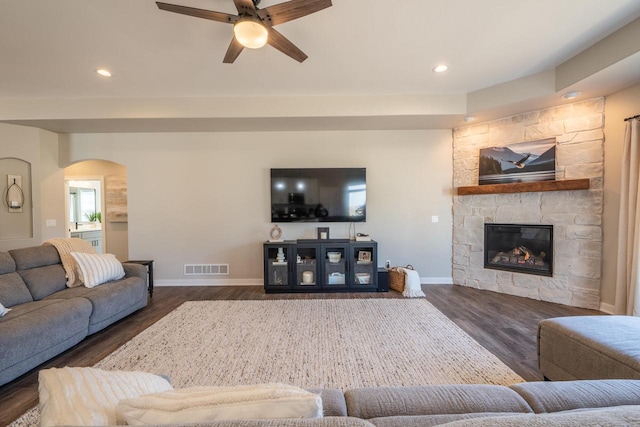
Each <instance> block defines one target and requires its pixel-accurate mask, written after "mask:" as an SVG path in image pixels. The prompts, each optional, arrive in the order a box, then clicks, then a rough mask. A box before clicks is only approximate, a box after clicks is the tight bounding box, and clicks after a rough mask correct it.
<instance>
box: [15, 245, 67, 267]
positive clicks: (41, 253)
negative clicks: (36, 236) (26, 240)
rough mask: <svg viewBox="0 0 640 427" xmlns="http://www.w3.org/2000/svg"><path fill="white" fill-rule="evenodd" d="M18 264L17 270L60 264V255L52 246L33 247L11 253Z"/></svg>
mask: <svg viewBox="0 0 640 427" xmlns="http://www.w3.org/2000/svg"><path fill="white" fill-rule="evenodd" d="M9 253H10V254H11V256H12V257H13V259H14V260H15V262H16V270H28V269H30V268H35V267H44V266H46V265H54V264H60V255H58V251H57V250H56V248H54V247H53V246H51V245H41V246H32V247H29V248H22V249H13V250H11V251H9Z"/></svg>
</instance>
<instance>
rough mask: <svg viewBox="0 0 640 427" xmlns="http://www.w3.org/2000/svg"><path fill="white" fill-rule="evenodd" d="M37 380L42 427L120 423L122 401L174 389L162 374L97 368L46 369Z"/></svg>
mask: <svg viewBox="0 0 640 427" xmlns="http://www.w3.org/2000/svg"><path fill="white" fill-rule="evenodd" d="M38 382H39V384H38V391H39V392H40V412H41V419H40V425H41V426H43V427H44V426H64V425H73V426H107V425H116V424H119V425H121V424H124V423H123V422H122V419H119V418H118V416H117V412H116V406H117V404H118V402H119V401H121V400H123V399H130V398H134V397H138V396H141V395H143V394H148V393H156V392H160V391H167V390H171V389H173V387H171V384H169V382H168V381H167V380H166V379H164V378H163V377H161V376H159V375H155V374H150V373H146V372H127V371H105V370H102V369H96V368H69V367H67V368H61V369H57V368H52V369H44V370H42V371H40V373H39V374H38Z"/></svg>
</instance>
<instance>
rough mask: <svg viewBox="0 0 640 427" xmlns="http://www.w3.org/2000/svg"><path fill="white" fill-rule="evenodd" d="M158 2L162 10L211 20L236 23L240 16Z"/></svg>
mask: <svg viewBox="0 0 640 427" xmlns="http://www.w3.org/2000/svg"><path fill="white" fill-rule="evenodd" d="M156 4H157V5H158V8H159V9H161V10H166V11H167V12H175V13H180V14H182V15H189V16H195V17H196V18H204V19H209V20H211V21H218V22H226V23H228V24H233V23H235V22H236V21H237V20H238V19H240V17H238V16H236V15H230V14H228V13H222V12H214V11H213V10H205V9H196V8H195V7H187V6H180V5H177V4H169V3H162V2H159V1H157V2H156Z"/></svg>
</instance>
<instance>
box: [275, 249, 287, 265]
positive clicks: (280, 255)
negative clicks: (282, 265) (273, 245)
mask: <svg viewBox="0 0 640 427" xmlns="http://www.w3.org/2000/svg"><path fill="white" fill-rule="evenodd" d="M276 260H277V261H278V262H285V257H284V248H278V255H276Z"/></svg>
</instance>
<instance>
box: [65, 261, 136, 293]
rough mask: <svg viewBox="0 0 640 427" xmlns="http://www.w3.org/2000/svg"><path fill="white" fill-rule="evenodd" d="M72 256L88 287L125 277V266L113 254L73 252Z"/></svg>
mask: <svg viewBox="0 0 640 427" xmlns="http://www.w3.org/2000/svg"><path fill="white" fill-rule="evenodd" d="M71 256H72V257H73V259H75V260H76V264H78V270H79V272H80V276H81V279H82V281H83V282H84V285H85V286H86V287H87V288H93V287H95V286H98V285H102V284H103V283H106V282H109V281H111V280H118V279H122V278H123V277H124V268H123V267H122V264H121V263H120V261H118V260H117V259H116V256H115V255H113V254H87V253H83V252H71Z"/></svg>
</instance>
